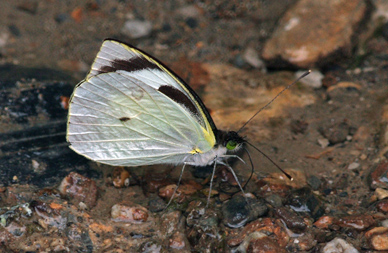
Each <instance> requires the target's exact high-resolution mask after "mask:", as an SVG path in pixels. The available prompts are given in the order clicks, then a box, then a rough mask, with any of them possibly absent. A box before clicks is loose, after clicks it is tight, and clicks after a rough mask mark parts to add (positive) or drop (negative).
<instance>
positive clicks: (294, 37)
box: [262, 0, 368, 68]
mask: <svg viewBox="0 0 388 253" xmlns="http://www.w3.org/2000/svg"><path fill="white" fill-rule="evenodd" d="M367 10H368V8H367V5H366V3H365V2H364V1H363V0H355V1H347V0H328V1H316V0H301V1H299V2H298V3H297V4H296V5H295V6H293V7H292V8H290V9H289V10H288V11H287V12H286V13H285V15H284V16H283V17H282V18H281V20H280V21H279V25H278V27H277V29H276V30H275V31H274V33H273V34H272V37H271V38H270V39H269V40H268V41H267V42H266V44H265V46H264V49H263V51H262V58H263V59H264V60H266V61H267V63H268V66H271V67H283V66H287V65H292V66H296V67H299V68H311V67H314V66H321V65H324V64H326V63H328V62H329V61H331V60H334V59H335V58H338V57H339V56H341V55H345V56H348V55H350V54H351V52H352V47H353V45H354V43H355V41H354V36H355V35H356V33H357V32H358V31H359V27H360V24H361V23H362V21H363V19H364V18H365V17H366V14H367Z"/></svg>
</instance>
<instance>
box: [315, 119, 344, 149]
mask: <svg viewBox="0 0 388 253" xmlns="http://www.w3.org/2000/svg"><path fill="white" fill-rule="evenodd" d="M349 129H350V126H349V124H348V123H347V122H346V121H343V122H339V123H335V124H331V125H329V126H324V127H320V129H319V131H320V132H321V134H322V135H323V136H325V137H326V138H327V139H328V140H329V141H330V144H337V143H341V142H344V141H345V140H346V137H347V136H348V135H349Z"/></svg>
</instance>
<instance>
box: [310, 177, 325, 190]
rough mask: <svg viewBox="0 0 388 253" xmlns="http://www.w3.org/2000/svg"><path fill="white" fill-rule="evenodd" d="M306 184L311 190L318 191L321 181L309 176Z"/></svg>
mask: <svg viewBox="0 0 388 253" xmlns="http://www.w3.org/2000/svg"><path fill="white" fill-rule="evenodd" d="M307 183H308V184H309V185H310V187H311V189H313V190H314V191H316V190H318V189H319V187H321V184H322V182H321V180H320V179H319V178H318V177H317V176H315V175H311V176H309V177H308V178H307Z"/></svg>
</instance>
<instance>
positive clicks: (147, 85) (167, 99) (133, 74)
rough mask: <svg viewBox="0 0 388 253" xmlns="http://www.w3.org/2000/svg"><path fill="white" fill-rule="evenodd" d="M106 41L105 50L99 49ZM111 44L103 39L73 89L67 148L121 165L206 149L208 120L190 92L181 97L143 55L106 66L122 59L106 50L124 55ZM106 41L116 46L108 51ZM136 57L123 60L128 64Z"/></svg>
mask: <svg viewBox="0 0 388 253" xmlns="http://www.w3.org/2000/svg"><path fill="white" fill-rule="evenodd" d="M107 42H109V43H108V48H109V50H105V49H104V45H105V47H106V46H107V44H106V43H107ZM116 43H118V42H115V41H106V42H104V45H103V47H102V49H101V51H100V53H99V54H98V56H97V58H96V60H95V63H94V64H93V67H92V70H91V71H90V73H89V75H88V77H87V79H86V80H85V81H83V82H81V83H80V84H79V85H77V87H76V89H75V91H74V93H73V96H72V99H71V103H70V109H69V118H68V133H67V139H68V141H69V142H70V144H71V146H70V147H71V148H72V149H73V150H75V151H76V152H77V153H79V154H81V155H84V156H85V157H87V158H89V159H92V160H95V161H98V162H101V163H105V164H110V165H121V166H140V165H150V164H162V163H169V164H179V163H182V162H183V161H185V159H186V158H187V157H188V156H190V155H192V154H195V153H206V152H208V151H209V150H211V149H212V148H213V147H214V145H215V138H214V132H213V131H212V128H211V124H212V122H208V121H207V116H206V114H205V113H201V110H203V108H201V105H200V104H198V103H197V104H195V97H183V95H186V94H187V91H185V89H184V86H183V87H182V86H181V85H180V84H179V83H177V81H176V80H177V79H176V77H175V76H172V74H171V73H170V72H166V71H164V69H161V68H160V67H159V65H156V63H155V62H151V63H147V64H148V67H147V66H144V64H146V63H144V60H142V61H138V62H143V63H142V65H136V64H135V67H133V68H132V70H131V69H128V68H127V69H123V68H116V67H115V71H113V69H110V70H108V69H107V68H108V66H115V64H118V62H119V60H118V59H120V60H122V59H123V58H122V56H120V58H115V57H116V56H117V55H114V54H113V53H111V54H110V55H106V53H107V51H109V52H116V53H117V51H119V52H120V53H122V54H124V51H123V50H122V48H125V47H124V46H126V45H123V44H121V43H119V44H116ZM109 45H110V46H109ZM112 45H119V47H118V49H117V48H115V50H113V49H112V47H111V46H112ZM125 49H126V50H127V51H128V50H129V49H130V48H129V47H128V46H127V48H125ZM139 54H140V53H139ZM117 57H118V56H117ZM126 57H128V55H126ZM136 57H138V55H135V56H132V58H129V59H130V61H132V63H133V61H136V60H135V59H136ZM142 57H143V58H144V57H145V56H142ZM131 59H132V60H131ZM144 59H146V58H144ZM150 59H151V58H150ZM146 60H147V59H146ZM96 64H97V65H96ZM123 64H127V63H124V62H123ZM150 64H155V65H156V66H157V67H158V69H156V68H154V69H153V68H151V67H150ZM126 66H128V67H130V66H132V65H126ZM139 66H143V68H140V67H139ZM103 69H105V70H106V71H102V70H103ZM135 69H136V70H135ZM97 70H99V71H97ZM188 92H190V91H188ZM194 95H195V93H194ZM193 99H194V102H192V100H193ZM190 102H192V103H191V105H188V104H189V103H190ZM189 107H191V108H189ZM194 109H195V110H194ZM205 110H206V109H205ZM206 113H207V112H206ZM199 119H200V120H199Z"/></svg>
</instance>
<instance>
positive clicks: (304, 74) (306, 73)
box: [237, 70, 311, 152]
mask: <svg viewBox="0 0 388 253" xmlns="http://www.w3.org/2000/svg"><path fill="white" fill-rule="evenodd" d="M310 73H311V70H309V71H306V72H305V73H303V74H302V75H301V76H300V77H298V79H296V80H295V81H293V82H292V83H291V84H289V85H288V86H287V87H286V88H284V89H283V90H282V91H281V92H279V93H278V94H277V95H276V96H275V97H274V98H273V99H272V100H271V101H269V102H268V103H267V104H266V105H265V106H263V107H262V108H261V109H260V110H258V111H257V112H256V113H255V114H254V115H253V116H252V117H251V118H250V119H248V121H247V122H245V123H244V125H243V126H242V127H241V128H240V129H239V130H238V131H237V133H239V132H240V131H241V130H243V128H244V127H245V126H246V125H247V124H248V123H249V122H251V121H252V119H253V118H254V117H256V115H257V114H259V113H260V112H261V111H262V110H264V109H265V108H267V107H268V106H269V105H270V104H272V102H273V101H275V99H277V98H278V97H279V96H280V95H281V94H282V93H283V92H285V91H286V90H288V89H289V88H290V87H291V86H293V85H294V84H296V83H297V82H298V81H299V80H300V79H302V78H304V77H305V76H307V75H308V74H310ZM260 152H261V151H260Z"/></svg>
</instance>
